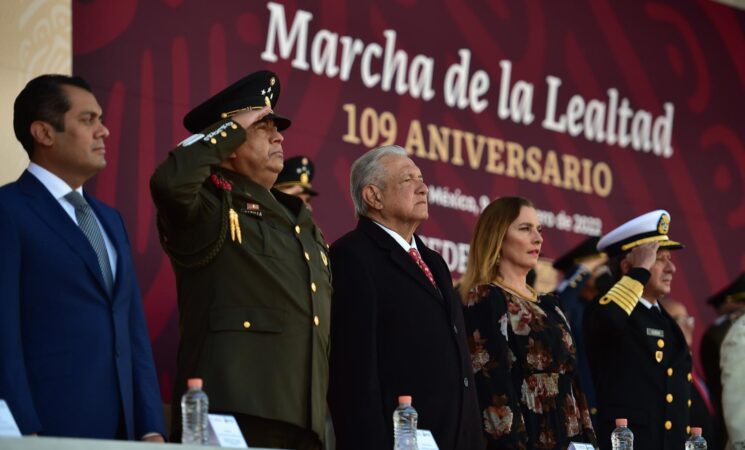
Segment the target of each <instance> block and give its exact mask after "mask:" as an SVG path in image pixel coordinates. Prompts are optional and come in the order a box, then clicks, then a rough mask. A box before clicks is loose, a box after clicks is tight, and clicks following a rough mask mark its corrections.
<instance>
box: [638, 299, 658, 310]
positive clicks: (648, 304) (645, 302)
mask: <svg viewBox="0 0 745 450" xmlns="http://www.w3.org/2000/svg"><path fill="white" fill-rule="evenodd" d="M639 303H641V304H642V305H644V306H646V307H647V309H652V308H657V309H658V310H660V304H659V303H652V302H650V301H649V300H647V299H646V298H644V297H642V298H640V299H639ZM660 311H661V310H660Z"/></svg>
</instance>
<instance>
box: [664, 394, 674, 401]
mask: <svg viewBox="0 0 745 450" xmlns="http://www.w3.org/2000/svg"><path fill="white" fill-rule="evenodd" d="M665 400H666V401H667V402H668V403H672V402H673V394H667V395H666V396H665Z"/></svg>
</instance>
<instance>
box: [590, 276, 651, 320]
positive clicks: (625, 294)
mask: <svg viewBox="0 0 745 450" xmlns="http://www.w3.org/2000/svg"><path fill="white" fill-rule="evenodd" d="M642 292H644V285H643V284H641V283H640V282H638V281H637V280H635V279H633V278H631V277H628V276H624V277H622V278H621V279H620V280H618V282H617V283H616V284H614V285H613V287H612V288H611V289H610V290H609V291H608V293H606V294H605V295H604V296H603V297H602V298H601V299H600V302H599V303H600V304H601V305H607V304H609V303H611V302H613V303H615V304H616V305H618V306H619V307H620V308H621V309H623V310H624V311H625V312H626V314H628V315H631V311H633V310H634V308H635V307H636V304H637V303H639V299H640V298H641V297H642Z"/></svg>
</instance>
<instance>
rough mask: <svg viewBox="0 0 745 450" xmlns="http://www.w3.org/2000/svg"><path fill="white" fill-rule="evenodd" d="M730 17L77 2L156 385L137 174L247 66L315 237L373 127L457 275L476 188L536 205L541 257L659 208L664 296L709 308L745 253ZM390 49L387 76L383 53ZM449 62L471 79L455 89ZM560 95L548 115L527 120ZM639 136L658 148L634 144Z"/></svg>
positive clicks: (344, 191) (334, 222) (636, 6)
mask: <svg viewBox="0 0 745 450" xmlns="http://www.w3.org/2000/svg"><path fill="white" fill-rule="evenodd" d="M311 15H312V17H311ZM293 26H294V27H295V28H293ZM292 30H295V31H296V32H297V33H296V34H295V35H293V34H292V33H291V31H292ZM386 30H390V31H386ZM743 30H745V13H743V12H742V11H737V10H733V9H730V8H728V7H725V6H722V5H719V4H716V3H712V2H710V1H707V0H701V1H690V0H686V1H670V2H663V1H660V2H652V1H638V2H611V1H609V0H586V1H580V0H575V1H562V2H538V1H525V2H523V1H499V0H492V1H486V2H470V3H464V2H461V1H455V0H442V1H423V0H398V1H393V0H355V1H346V0H335V1H334V0H325V1H319V2H295V1H285V2H278V3H265V2H261V1H249V0H232V1H228V0H220V1H212V2H203V1H199V0H160V1H155V0H152V1H139V2H138V1H136V0H116V1H114V0H110V1H99V0H88V1H83V0H76V1H74V2H73V53H74V60H73V61H74V62H73V67H74V71H75V73H76V74H79V75H82V76H84V77H85V78H87V79H88V80H89V81H90V82H91V83H92V85H93V86H94V91H95V92H96V94H97V96H98V99H99V101H100V102H101V104H102V106H103V108H104V111H105V116H106V122H107V125H108V126H109V128H110V129H111V137H110V138H109V140H108V143H107V146H108V153H107V156H108V161H109V167H108V168H107V169H106V170H105V171H104V172H103V173H102V174H101V175H99V176H98V177H97V178H96V179H95V180H94V181H92V182H91V186H89V189H91V190H92V191H93V192H94V193H95V195H97V196H98V197H100V198H101V199H103V200H104V201H106V202H108V203H110V204H113V205H115V206H116V207H118V208H119V209H120V211H122V213H123V215H124V218H125V221H126V224H127V226H128V230H129V233H130V238H131V241H132V245H133V251H134V254H135V258H136V261H135V262H136V264H137V272H138V275H139V281H140V285H141V287H142V292H143V296H144V301H145V308H146V313H147V318H148V322H149V326H150V333H151V336H152V339H153V346H154V350H155V355H156V360H157V364H158V368H159V373H160V377H161V383H162V391H163V395H164V398H166V399H167V398H168V397H169V396H170V391H171V375H172V373H173V370H174V364H175V351H176V342H177V333H178V318H177V313H176V299H175V293H174V286H173V284H174V283H173V274H172V271H171V268H170V266H169V263H168V260H167V258H166V257H165V256H164V254H163V252H162V251H161V249H160V246H159V244H158V238H157V234H156V229H155V224H154V223H155V222H154V216H155V210H154V207H153V204H152V202H151V200H150V195H149V191H148V179H149V177H150V175H151V174H152V172H153V170H154V168H155V166H156V164H157V163H158V162H160V161H162V160H163V159H164V158H165V157H166V154H167V152H168V151H169V150H170V149H171V148H172V147H174V146H175V145H176V144H177V143H178V142H180V141H181V140H182V139H184V138H185V137H187V135H188V133H187V132H186V131H185V130H184V128H183V126H182V125H181V119H182V117H183V116H184V114H185V113H186V112H187V111H188V110H189V109H190V108H191V107H193V106H194V105H196V104H197V103H199V102H201V101H202V100H204V99H205V98H207V97H208V96H209V95H211V94H213V93H215V92H217V91H218V90H220V89H221V88H223V87H224V86H226V85H227V84H228V83H231V82H233V81H235V80H237V79H238V78H240V77H241V76H243V75H245V74H247V73H249V72H252V71H254V70H258V69H263V68H267V69H270V70H273V71H274V72H276V73H277V74H278V76H279V78H280V80H281V82H282V98H281V99H280V102H279V105H278V108H277V111H278V112H280V113H281V114H284V115H287V116H289V117H290V118H292V119H293V121H294V124H293V126H292V128H290V129H289V130H288V131H287V132H285V133H284V136H285V145H284V148H285V155H286V156H293V155H296V154H305V155H308V156H310V157H311V158H312V159H313V160H314V161H315V164H316V172H317V174H316V178H315V179H314V181H313V183H314V187H315V188H316V189H317V190H318V191H319V192H321V196H320V197H318V199H317V201H316V203H315V211H316V213H315V215H316V218H317V221H318V223H319V224H320V225H321V227H322V228H323V229H324V231H325V233H326V237H327V238H328V240H329V241H330V242H332V241H333V240H335V239H336V238H338V237H339V236H341V235H342V234H343V233H344V232H346V231H348V230H349V229H351V228H353V227H354V226H355V222H356V221H355V218H354V215H353V208H352V202H351V200H350V198H349V194H348V177H349V166H350V164H351V162H352V161H353V160H354V159H356V158H357V157H358V156H359V155H361V154H362V153H363V152H364V151H366V150H367V149H368V148H371V147H373V146H377V145H378V144H380V143H382V142H386V141H393V142H395V143H397V144H399V145H402V146H406V147H407V148H408V149H409V150H410V151H411V152H412V158H413V159H414V161H415V162H416V163H417V164H418V165H419V167H420V168H421V169H422V172H423V173H424V175H425V179H426V181H427V182H428V184H430V219H429V220H428V221H427V222H425V223H424V224H423V225H422V226H421V227H420V230H419V232H420V233H421V234H422V235H424V236H425V237H427V238H429V243H430V244H431V245H432V246H433V247H435V248H436V249H438V250H439V251H441V252H442V253H443V254H444V256H445V258H446V260H447V261H448V263H449V264H450V266H451V269H452V270H453V273H454V275H455V276H457V275H458V274H459V272H462V270H463V268H464V267H465V259H464V258H465V255H466V254H467V243H468V242H469V240H470V235H471V230H472V228H473V226H474V224H475V221H476V217H477V214H478V210H479V207H480V206H482V203H483V202H484V201H486V200H488V199H489V198H493V197H497V196H500V195H522V196H525V197H528V198H530V199H532V200H533V201H534V202H535V203H536V205H537V207H538V209H539V210H540V212H541V218H542V220H544V221H545V223H546V232H545V243H544V256H545V257H547V258H555V257H557V256H559V255H561V254H562V253H563V252H564V251H566V250H567V249H569V248H570V247H572V246H573V245H576V244H577V243H578V242H580V241H581V240H582V239H584V235H587V234H597V233H598V232H600V230H601V229H602V231H608V230H610V229H611V228H613V227H615V226H617V225H618V224H620V223H621V222H623V221H625V220H627V219H628V218H630V217H632V216H635V215H638V214H641V213H643V212H646V211H649V210H652V209H656V208H665V209H667V210H669V211H670V213H671V215H672V224H671V236H672V237H673V238H674V239H677V240H680V241H682V242H684V243H686V245H687V248H686V249H685V250H684V251H682V252H679V253H677V254H676V255H675V261H676V264H677V268H678V271H677V274H676V277H675V280H674V286H673V297H675V298H677V299H680V300H682V301H683V302H685V303H686V304H687V305H688V308H689V310H691V312H692V314H693V315H695V316H696V317H697V318H698V319H699V326H698V330H697V337H698V336H700V334H701V332H702V331H703V326H704V325H705V324H706V323H707V322H709V321H710V320H711V319H712V318H713V311H711V310H709V309H708V307H707V306H706V305H705V303H704V300H705V298H707V297H708V296H709V295H710V294H711V293H712V292H713V291H715V290H718V289H719V288H721V287H722V286H724V285H725V284H726V283H727V282H728V281H729V280H731V279H733V278H734V277H735V276H736V275H737V274H738V273H739V272H740V271H742V270H743V269H744V268H745V252H743V238H744V237H745V233H743V229H745V196H744V195H743V193H744V191H745V189H744V186H743V177H744V174H745V149H744V147H743V146H744V145H745V128H743V124H745V113H744V112H743V111H745V110H744V109H743V106H742V105H743V104H744V103H745V94H744V92H745V89H744V88H745V58H744V57H743V55H745V32H743ZM293 36H294V38H295V40H294V41H293V40H292V38H293ZM303 42H305V48H304V49H303V48H302V43H303ZM282 46H287V49H285V51H284V52H283V51H282V48H281V47H282ZM464 50H465V51H464ZM396 52H397V53H396ZM350 53H351V54H353V55H354V56H355V57H354V59H353V60H351V65H350V59H349V58H348V56H349V54H350ZM464 54H468V56H469V59H470V61H469V65H468V66H469V67H468V69H467V70H466V69H465V68H464V67H463V64H462V56H463V55H464ZM403 59H405V63H404V64H405V65H404V66H403V67H402V68H401V69H399V71H400V72H401V73H402V74H403V76H402V77H400V78H398V72H391V68H392V67H395V66H394V65H392V63H393V62H395V61H396V60H403ZM303 62H305V63H306V64H307V67H303ZM345 64H346V66H345ZM456 64H458V66H456V67H453V65H456ZM340 65H341V71H338V70H335V69H338V68H339V66H340ZM508 67H509V78H510V79H509V82H508V83H507V89H506V90H503V89H501V83H502V81H503V78H504V77H505V75H506V72H507V70H506V69H507V68H508ZM345 68H347V69H349V70H345ZM458 68H459V70H456V69H458ZM454 72H458V73H459V74H460V75H461V76H460V77H455V80H456V81H457V82H456V83H455V86H462V84H460V81H463V80H465V86H466V87H468V88H469V89H468V91H467V92H466V95H460V96H458V95H455V97H456V98H457V100H458V101H455V103H453V102H451V101H449V99H450V97H452V95H451V94H453V93H455V94H458V93H459V92H460V93H461V94H462V93H463V92H462V91H458V90H457V89H455V91H454V90H453V89H449V88H448V86H446V85H452V83H451V82H452V81H453V80H452V79H451V78H452V77H451V76H449V75H448V74H450V75H452V74H453V73H454ZM465 72H467V74H465ZM386 73H388V74H389V75H390V74H392V78H391V79H390V83H389V84H386V82H385V80H384V78H385V74H386ZM381 74H383V75H384V76H383V79H377V77H376V75H381ZM464 74H465V76H464ZM548 77H552V78H548ZM549 80H553V81H549ZM376 81H377V82H376ZM487 83H488V86H487ZM550 83H554V85H558V83H561V84H560V86H559V87H558V89H554V91H553V92H552V91H551V89H549V85H550ZM609 91H610V93H609ZM612 97H617V99H616V100H615V101H614V99H613V98H612ZM550 98H554V103H555V111H554V113H553V114H551V112H550V111H547V107H546V105H547V103H548V102H549V99H550ZM624 99H625V100H624ZM593 100H594V101H593ZM622 102H625V103H627V109H628V111H619V109H618V108H619V107H620V106H621V104H622ZM613 103H615V104H616V106H615V108H614V107H613ZM500 105H501V108H500ZM568 105H570V106H568ZM666 105H667V106H666ZM583 106H585V107H584V108H583ZM505 108H506V111H505V110H504V109H505ZM568 109H569V112H567V111H568ZM611 110H614V113H611V112H610V111H611ZM629 111H630V112H629ZM512 113H514V114H515V116H514V118H513V116H511V114H512ZM624 114H628V115H630V116H631V117H630V119H629V120H628V123H627V130H635V131H636V132H635V133H633V134H632V135H631V136H630V138H631V139H632V142H625V141H621V140H620V139H614V138H613V137H612V136H610V135H609V133H608V131H609V129H610V131H611V134H615V135H619V134H623V132H622V131H621V130H619V127H620V126H621V125H620V124H621V122H622V121H623V117H622V116H623V115H624ZM562 115H564V116H568V117H565V121H566V122H571V123H572V124H573V126H571V127H565V128H567V129H566V130H565V131H561V130H558V131H557V129H556V128H557V127H556V126H554V127H551V126H550V124H548V125H546V124H544V120H545V119H546V118H547V116H551V117H553V118H554V119H555V120H560V117H561V116H562ZM531 116H532V121H531V120H530V117H531ZM611 116H613V118H611ZM586 122H587V124H589V125H590V127H586V126H585V124H586ZM609 122H610V124H609ZM613 122H615V125H613ZM394 125H395V130H394ZM572 128H574V130H572ZM585 128H589V129H590V130H591V132H592V133H591V135H586V134H585V131H584V129H585ZM598 130H600V131H601V133H600V135H599V134H598ZM419 132H420V133H419ZM666 132H669V133H668V134H667V135H666ZM650 136H658V137H659V139H656V141H653V140H650V143H651V144H656V147H655V145H651V147H652V148H651V149H650V148H647V149H644V142H645V137H650ZM616 137H617V138H618V136H616ZM634 141H636V142H634ZM648 147H649V146H648ZM207 300H208V299H205V301H207Z"/></svg>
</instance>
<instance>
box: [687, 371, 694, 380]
mask: <svg viewBox="0 0 745 450" xmlns="http://www.w3.org/2000/svg"><path fill="white" fill-rule="evenodd" d="M691 380H693V375H691V372H688V381H691Z"/></svg>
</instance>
